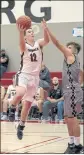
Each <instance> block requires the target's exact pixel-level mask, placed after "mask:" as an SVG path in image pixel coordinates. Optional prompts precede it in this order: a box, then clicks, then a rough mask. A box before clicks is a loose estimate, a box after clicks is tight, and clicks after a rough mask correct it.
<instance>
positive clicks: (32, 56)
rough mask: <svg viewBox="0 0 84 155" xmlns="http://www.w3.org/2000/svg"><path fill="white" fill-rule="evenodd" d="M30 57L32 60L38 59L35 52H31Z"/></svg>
mask: <svg viewBox="0 0 84 155" xmlns="http://www.w3.org/2000/svg"><path fill="white" fill-rule="evenodd" d="M30 57H31V61H32V62H35V61H37V59H36V54H35V53H31V54H30Z"/></svg>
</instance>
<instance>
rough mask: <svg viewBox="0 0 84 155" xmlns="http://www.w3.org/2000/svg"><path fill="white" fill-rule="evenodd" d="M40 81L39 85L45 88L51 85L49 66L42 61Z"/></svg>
mask: <svg viewBox="0 0 84 155" xmlns="http://www.w3.org/2000/svg"><path fill="white" fill-rule="evenodd" d="M39 76H40V82H39V86H40V87H41V88H43V89H44V90H46V89H48V88H50V86H51V77H50V72H49V70H48V68H47V67H46V66H45V65H44V63H42V67H41V71H40V75H39Z"/></svg>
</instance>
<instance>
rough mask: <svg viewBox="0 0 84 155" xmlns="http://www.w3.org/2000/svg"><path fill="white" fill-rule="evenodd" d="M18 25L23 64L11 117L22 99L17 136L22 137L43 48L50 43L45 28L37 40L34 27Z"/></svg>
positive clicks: (35, 86) (37, 78) (12, 119)
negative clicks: (42, 35)
mask: <svg viewBox="0 0 84 155" xmlns="http://www.w3.org/2000/svg"><path fill="white" fill-rule="evenodd" d="M42 25H43V24H42ZM17 27H18V31H19V44H20V54H21V64H20V70H19V72H18V73H17V75H16V76H17V77H16V81H17V86H16V95H15V97H14V99H13V101H12V102H11V104H12V106H11V110H10V115H9V119H10V120H11V121H14V114H15V107H16V105H17V104H18V103H19V101H20V100H22V101H23V102H24V104H23V107H22V111H21V120H20V123H19V125H18V127H17V137H18V138H19V139H22V137H23V129H24V126H25V120H26V117H27V115H28V112H29V109H30V107H31V104H32V101H33V97H34V95H35V92H36V89H37V88H38V85H39V72H40V68H41V63H42V49H43V47H44V46H45V45H47V44H48V43H49V38H48V34H47V32H46V31H45V29H44V38H43V39H39V40H38V41H35V40H34V32H33V30H32V28H29V29H27V30H25V29H23V27H21V26H20V25H17ZM24 35H25V36H24ZM25 40H26V43H25Z"/></svg>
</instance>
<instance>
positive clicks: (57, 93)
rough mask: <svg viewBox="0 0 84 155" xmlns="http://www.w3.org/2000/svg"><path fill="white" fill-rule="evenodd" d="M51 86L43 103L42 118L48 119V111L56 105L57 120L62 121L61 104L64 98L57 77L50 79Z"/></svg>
mask: <svg viewBox="0 0 84 155" xmlns="http://www.w3.org/2000/svg"><path fill="white" fill-rule="evenodd" d="M52 84H53V88H51V90H50V92H49V97H47V101H45V102H44V104H43V119H45V120H48V116H49V111H50V109H51V108H52V107H53V106H57V117H58V119H57V120H58V121H62V119H63V104H64V101H63V100H64V99H63V95H62V90H61V88H60V86H59V80H58V78H57V77H54V78H53V79H52Z"/></svg>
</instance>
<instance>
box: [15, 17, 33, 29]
mask: <svg viewBox="0 0 84 155" xmlns="http://www.w3.org/2000/svg"><path fill="white" fill-rule="evenodd" d="M31 22H32V21H31V18H30V17H28V16H25V15H24V16H20V17H19V18H18V19H17V20H16V24H18V25H20V26H23V28H26V30H27V29H29V28H30V27H31Z"/></svg>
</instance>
